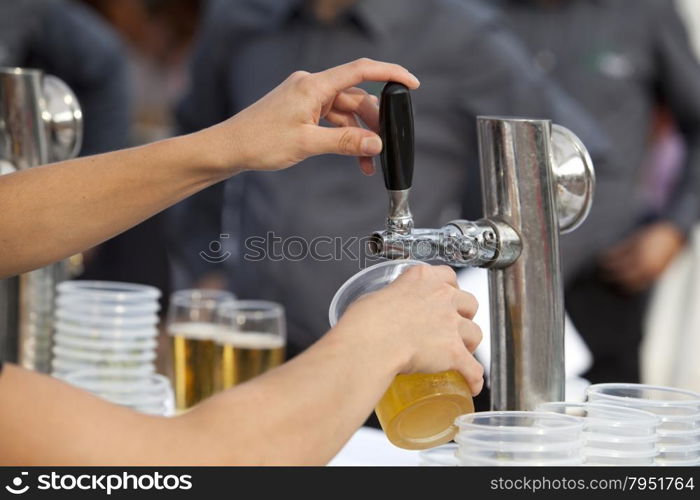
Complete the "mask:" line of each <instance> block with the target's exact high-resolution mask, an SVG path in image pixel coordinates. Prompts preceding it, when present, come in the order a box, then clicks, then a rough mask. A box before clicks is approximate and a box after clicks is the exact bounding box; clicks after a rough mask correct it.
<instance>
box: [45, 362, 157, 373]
mask: <svg viewBox="0 0 700 500" xmlns="http://www.w3.org/2000/svg"><path fill="white" fill-rule="evenodd" d="M51 366H52V373H53V375H54V376H57V377H58V378H62V377H63V376H65V375H66V374H69V373H71V372H75V371H82V370H86V369H99V370H101V371H103V372H105V373H111V374H114V375H115V376H119V375H122V374H131V375H134V374H144V373H145V374H147V373H153V372H155V368H156V367H155V364H154V363H152V362H140V361H86V360H74V359H63V358H54V359H53V361H52V364H51Z"/></svg>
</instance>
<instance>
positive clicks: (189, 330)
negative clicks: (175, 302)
mask: <svg viewBox="0 0 700 500" xmlns="http://www.w3.org/2000/svg"><path fill="white" fill-rule="evenodd" d="M168 334H170V335H172V336H174V337H185V338H187V339H192V340H208V339H214V338H217V337H218V336H219V335H221V327H220V326H219V325H215V324H213V323H205V322H198V321H193V322H182V323H171V324H170V325H168Z"/></svg>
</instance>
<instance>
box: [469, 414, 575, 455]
mask: <svg viewBox="0 0 700 500" xmlns="http://www.w3.org/2000/svg"><path fill="white" fill-rule="evenodd" d="M455 423H456V425H457V426H458V428H459V432H458V433H457V436H456V437H455V441H456V442H457V444H458V446H459V451H458V453H457V457H458V459H459V461H460V463H461V464H462V465H491V466H497V465H498V466H509V465H579V464H582V463H583V461H584V454H583V448H584V440H583V428H584V421H583V419H582V418H579V417H572V416H569V415H563V414H556V413H549V412H529V411H493V412H483V413H474V414H471V415H462V416H461V417H459V418H457V420H456V422H455Z"/></svg>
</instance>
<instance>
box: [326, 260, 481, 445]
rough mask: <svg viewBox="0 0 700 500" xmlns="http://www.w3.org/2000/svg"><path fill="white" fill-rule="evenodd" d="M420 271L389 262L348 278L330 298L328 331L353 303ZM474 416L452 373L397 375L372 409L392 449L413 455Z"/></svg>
mask: <svg viewBox="0 0 700 500" xmlns="http://www.w3.org/2000/svg"><path fill="white" fill-rule="evenodd" d="M421 265H427V264H425V263H424V262H419V261H414V260H392V261H387V262H382V263H380V264H376V265H374V266H371V267H368V268H366V269H364V270H362V271H360V272H359V273H357V274H356V275H354V276H353V277H351V278H350V279H349V280H348V281H346V282H345V284H343V286H341V287H340V288H339V289H338V291H337V292H336V294H335V296H334V297H333V300H332V302H331V306H330V310H329V314H328V316H329V320H330V324H331V326H335V325H336V323H337V322H338V320H339V319H340V317H341V316H342V315H343V313H344V312H345V310H346V309H347V308H348V307H349V306H350V304H352V303H353V302H355V301H356V300H357V299H359V298H360V297H362V296H363V295H366V294H368V293H371V292H375V291H377V290H380V289H381V288H383V287H385V286H386V285H388V284H390V283H392V282H393V281H394V280H395V279H396V278H398V277H399V276H400V275H401V274H402V273H403V272H404V271H406V270H407V269H408V268H410V267H414V266H421ZM473 411H474V403H473V401H472V397H471V390H470V388H469V385H468V384H467V382H466V381H465V380H464V377H462V375H461V374H460V373H459V372H457V371H455V370H450V371H446V372H442V373H432V374H426V373H414V374H407V375H397V376H396V378H395V379H394V381H393V382H392V384H391V386H390V387H389V388H388V389H387V391H386V392H385V393H384V395H383V396H382V398H381V400H380V401H379V403H378V404H377V406H376V408H375V412H376V414H377V419H378V420H379V423H380V424H381V426H382V429H383V430H384V433H385V434H386V435H387V438H389V440H390V441H391V442H392V443H393V444H395V445H396V446H399V447H401V448H406V449H412V450H421V449H426V448H432V447H434V446H438V445H441V444H444V443H447V442H448V441H450V440H451V439H452V438H453V437H454V435H455V433H456V431H457V429H456V427H455V426H454V420H455V418H456V417H458V416H459V415H463V414H465V413H470V412H473Z"/></svg>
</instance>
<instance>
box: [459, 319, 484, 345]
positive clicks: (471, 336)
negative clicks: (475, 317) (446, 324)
mask: <svg viewBox="0 0 700 500" xmlns="http://www.w3.org/2000/svg"><path fill="white" fill-rule="evenodd" d="M458 330H459V334H460V335H461V336H462V341H463V342H464V345H465V346H467V349H468V350H469V352H474V351H476V348H477V347H479V344H481V341H482V340H483V338H484V334H483V332H482V331H481V328H480V327H479V325H477V324H476V323H474V322H473V321H469V320H464V321H461V322H460V324H459V326H458Z"/></svg>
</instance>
